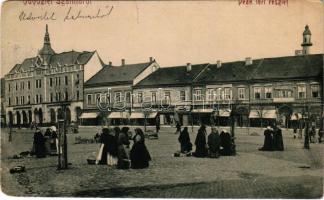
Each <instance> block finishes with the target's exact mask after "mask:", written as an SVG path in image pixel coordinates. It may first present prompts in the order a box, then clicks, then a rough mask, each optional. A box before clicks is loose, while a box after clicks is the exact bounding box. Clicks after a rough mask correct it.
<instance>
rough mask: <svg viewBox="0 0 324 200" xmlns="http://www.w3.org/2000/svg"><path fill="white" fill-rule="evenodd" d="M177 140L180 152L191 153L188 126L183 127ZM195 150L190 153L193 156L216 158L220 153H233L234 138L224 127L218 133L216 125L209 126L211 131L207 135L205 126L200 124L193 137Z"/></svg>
mask: <svg viewBox="0 0 324 200" xmlns="http://www.w3.org/2000/svg"><path fill="white" fill-rule="evenodd" d="M178 141H179V142H180V152H181V153H182V154H186V155H188V154H191V151H192V146H193V145H192V143H191V142H190V137H189V132H188V127H184V128H183V130H182V131H181V132H180V135H179V138H178ZM195 146H196V150H195V152H193V153H192V155H193V156H195V157H200V158H202V157H210V158H218V157H219V156H220V155H223V156H230V155H235V143H234V138H233V137H232V136H231V134H230V133H229V132H228V131H226V130H225V129H224V130H222V131H221V133H220V134H219V132H218V130H217V128H216V127H212V128H211V133H210V134H209V135H208V136H207V131H206V126H204V125H202V126H201V127H200V128H199V130H198V133H197V136H196V139H195Z"/></svg>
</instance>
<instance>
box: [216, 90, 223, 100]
mask: <svg viewBox="0 0 324 200" xmlns="http://www.w3.org/2000/svg"><path fill="white" fill-rule="evenodd" d="M216 99H217V100H221V99H222V88H217V89H216Z"/></svg>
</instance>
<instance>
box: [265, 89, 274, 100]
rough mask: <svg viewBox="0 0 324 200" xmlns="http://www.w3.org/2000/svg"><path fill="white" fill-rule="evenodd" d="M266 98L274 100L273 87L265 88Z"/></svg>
mask: <svg viewBox="0 0 324 200" xmlns="http://www.w3.org/2000/svg"><path fill="white" fill-rule="evenodd" d="M264 93H265V98H266V99H271V98H272V88H271V87H265V88H264Z"/></svg>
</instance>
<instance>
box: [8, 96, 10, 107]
mask: <svg viewBox="0 0 324 200" xmlns="http://www.w3.org/2000/svg"><path fill="white" fill-rule="evenodd" d="M8 104H9V106H11V98H10V97H9V98H8Z"/></svg>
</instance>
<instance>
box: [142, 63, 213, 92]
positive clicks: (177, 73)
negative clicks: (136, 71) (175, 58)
mask: <svg viewBox="0 0 324 200" xmlns="http://www.w3.org/2000/svg"><path fill="white" fill-rule="evenodd" d="M207 66H208V64H207V63H205V64H196V65H191V71H189V72H187V66H175V67H163V68H159V69H158V70H157V71H155V72H153V73H152V74H150V75H149V76H148V77H146V78H145V79H143V80H142V81H140V82H139V83H138V84H137V85H136V87H139V86H141V87H143V86H146V87H148V86H163V85H166V86H169V85H186V84H191V83H192V81H193V80H194V79H195V78H196V77H197V75H198V74H199V73H200V72H201V71H202V70H203V69H204V68H205V67H207Z"/></svg>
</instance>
